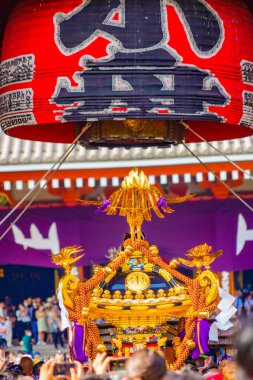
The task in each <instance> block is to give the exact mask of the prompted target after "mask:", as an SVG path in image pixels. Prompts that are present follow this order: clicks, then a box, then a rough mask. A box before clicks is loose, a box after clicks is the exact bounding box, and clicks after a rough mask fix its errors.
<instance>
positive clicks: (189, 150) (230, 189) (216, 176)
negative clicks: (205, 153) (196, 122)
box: [182, 142, 253, 212]
mask: <svg viewBox="0 0 253 380" xmlns="http://www.w3.org/2000/svg"><path fill="white" fill-rule="evenodd" d="M182 144H183V145H184V147H185V149H187V150H188V152H189V153H191V155H192V156H193V157H195V158H196V159H197V160H198V161H199V163H200V164H201V165H203V166H204V167H205V168H206V169H207V170H208V172H209V173H212V174H213V176H214V177H215V178H216V179H217V181H219V182H220V183H222V184H223V186H225V187H226V188H227V189H228V190H229V191H230V192H231V193H232V194H233V195H234V196H235V197H236V198H238V199H239V201H240V202H241V203H243V204H244V206H246V207H247V208H248V209H249V210H250V211H251V212H253V208H252V207H251V206H250V205H249V204H248V203H247V202H246V201H245V200H244V199H243V198H242V197H241V196H240V195H239V194H237V193H236V192H235V191H234V190H233V189H232V188H231V187H230V186H229V185H228V184H227V183H226V182H225V181H223V180H222V179H220V177H219V176H218V175H217V174H216V173H215V172H214V171H213V170H212V169H210V168H209V166H208V165H207V164H205V163H204V162H203V161H202V160H201V159H200V158H199V157H198V156H197V155H196V154H195V153H194V152H193V151H192V150H191V149H190V148H189V147H188V146H187V145H186V144H185V143H184V142H183V143H182Z"/></svg>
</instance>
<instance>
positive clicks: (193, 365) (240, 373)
mask: <svg viewBox="0 0 253 380" xmlns="http://www.w3.org/2000/svg"><path fill="white" fill-rule="evenodd" d="M235 348H236V357H235V358H233V357H229V356H227V355H224V354H223V355H222V356H220V357H219V358H218V360H216V361H215V360H214V359H213V357H212V356H203V355H202V356H200V358H199V359H197V360H192V359H191V358H189V359H188V360H187V361H186V363H185V364H184V365H183V366H182V368H181V369H179V370H177V371H173V370H171V369H168V366H167V365H166V361H165V359H164V356H163V355H161V354H160V353H157V352H156V351H152V350H148V349H144V350H140V351H137V352H135V353H134V354H132V355H131V356H130V358H127V359H126V360H123V359H122V358H120V361H121V362H123V363H124V365H123V366H121V367H119V368H120V370H119V371H118V370H115V369H114V370H112V366H111V364H112V363H113V362H114V361H115V360H116V359H115V358H114V357H109V356H107V355H106V353H102V354H97V357H96V358H95V360H94V362H93V363H89V362H88V363H84V364H81V363H78V362H75V363H71V359H70V357H69V356H68V355H62V354H57V355H55V356H53V357H51V358H42V357H41V356H40V355H39V354H38V355H35V357H34V358H32V357H31V356H29V355H22V353H18V354H17V355H14V354H10V353H9V355H6V352H7V351H6V348H2V349H0V360H1V362H0V377H1V379H3V380H5V379H6V380H17V379H18V380H22V379H23V380H60V379H62V380H63V379H66V380H67V379H68V380H222V379H224V380H251V379H252V378H253V322H252V321H250V323H248V324H247V325H245V326H244V327H243V328H242V330H241V331H240V334H239V336H238V338H237V341H236V343H235ZM113 368H114V367H113Z"/></svg>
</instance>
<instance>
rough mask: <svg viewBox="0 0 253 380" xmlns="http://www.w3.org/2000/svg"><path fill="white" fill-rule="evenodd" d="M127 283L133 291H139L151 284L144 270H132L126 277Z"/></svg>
mask: <svg viewBox="0 0 253 380" xmlns="http://www.w3.org/2000/svg"><path fill="white" fill-rule="evenodd" d="M125 284H126V287H127V288H128V289H129V290H131V291H132V292H139V291H144V290H146V289H147V288H148V287H149V286H150V279H149V276H148V275H147V274H146V273H144V272H132V273H130V274H129V275H128V276H127V277H126V282H125Z"/></svg>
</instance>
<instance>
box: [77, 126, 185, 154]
mask: <svg viewBox="0 0 253 380" xmlns="http://www.w3.org/2000/svg"><path fill="white" fill-rule="evenodd" d="M82 127H83V124H82V125H80V124H79V125H77V129H76V134H77V135H78V134H79V133H80V131H81V128H82ZM185 138H186V129H185V127H184V126H183V125H182V124H180V123H178V122H172V121H168V120H105V121H96V122H92V125H91V127H90V128H89V129H88V131H87V132H86V133H85V134H84V136H83V137H82V139H81V141H80V144H81V145H82V146H84V147H85V148H99V147H107V148H117V147H124V148H126V149H130V148H132V147H142V148H148V147H150V146H157V147H166V148H167V147H169V146H171V145H177V144H180V143H182V142H183V141H185Z"/></svg>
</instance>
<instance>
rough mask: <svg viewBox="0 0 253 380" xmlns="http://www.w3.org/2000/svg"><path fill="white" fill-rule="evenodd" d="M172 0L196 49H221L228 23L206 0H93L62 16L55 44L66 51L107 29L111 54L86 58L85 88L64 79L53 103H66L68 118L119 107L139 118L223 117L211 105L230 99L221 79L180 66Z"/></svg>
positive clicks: (103, 114)
mask: <svg viewBox="0 0 253 380" xmlns="http://www.w3.org/2000/svg"><path fill="white" fill-rule="evenodd" d="M167 3H169V4H170V5H173V6H174V8H175V9H176V11H177V13H178V15H179V17H180V20H181V22H182V24H183V26H184V28H185V31H186V34H187V36H188V40H189V43H190V45H191V48H192V49H193V50H194V51H195V53H196V54H197V55H199V56H200V57H202V56H205V57H209V56H212V55H213V54H215V52H216V51H217V50H218V49H219V48H220V46H221V45H222V41H223V27H222V22H221V20H220V19H219V17H218V16H217V15H216V13H215V12H214V11H213V9H212V8H211V7H209V6H208V5H207V4H206V2H203V1H202V0H126V1H124V0H121V1H120V0H90V1H87V2H85V3H84V4H83V5H82V6H80V7H78V8H76V9H75V10H74V11H73V12H71V13H69V14H68V15H63V14H57V15H56V16H55V25H56V42H57V44H58V46H59V48H60V49H61V50H62V51H63V52H64V53H65V54H73V53H75V52H77V51H80V50H81V49H83V48H85V47H86V46H88V45H89V44H90V43H91V42H92V41H93V40H94V39H95V38H96V37H98V36H101V35H102V36H104V37H106V38H107V39H109V40H110V41H111V44H110V46H109V49H108V56H107V57H106V58H105V59H97V60H95V59H92V58H91V57H87V56H85V57H84V59H83V66H85V70H84V71H83V72H81V73H76V74H77V75H76V76H75V80H77V81H78V86H76V87H73V86H71V84H70V81H69V80H68V79H67V78H65V79H59V81H58V84H57V86H56V91H55V94H54V95H53V102H54V103H56V104H57V105H58V106H64V107H66V108H65V110H64V114H63V119H62V120H63V121H82V120H85V119H87V118H99V119H103V118H112V117H113V116H112V115H113V114H114V113H115V112H116V113H117V111H120V109H121V111H122V112H125V113H126V114H127V117H132V118H156V117H158V118H162V117H166V118H170V119H173V118H174V119H179V118H184V116H185V115H187V119H203V120H220V119H221V118H220V117H219V116H218V115H217V114H215V113H211V112H210V111H209V109H208V106H209V105H216V106H224V105H226V104H227V101H228V94H227V93H226V92H225V90H224V89H223V87H222V86H221V85H220V83H219V81H218V79H217V78H214V77H213V76H212V74H210V72H208V71H205V70H201V69H198V68H196V67H194V66H188V65H183V64H181V59H182V58H181V57H179V56H178V55H177V53H176V52H175V51H174V50H173V49H170V47H169V46H168V42H169V35H168V25H169V20H167V17H168V16H167V9H166V4H167ZM115 15H117V17H115ZM115 108H117V111H115ZM121 111H120V112H121ZM161 111H162V112H161ZM166 111H167V112H166Z"/></svg>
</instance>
